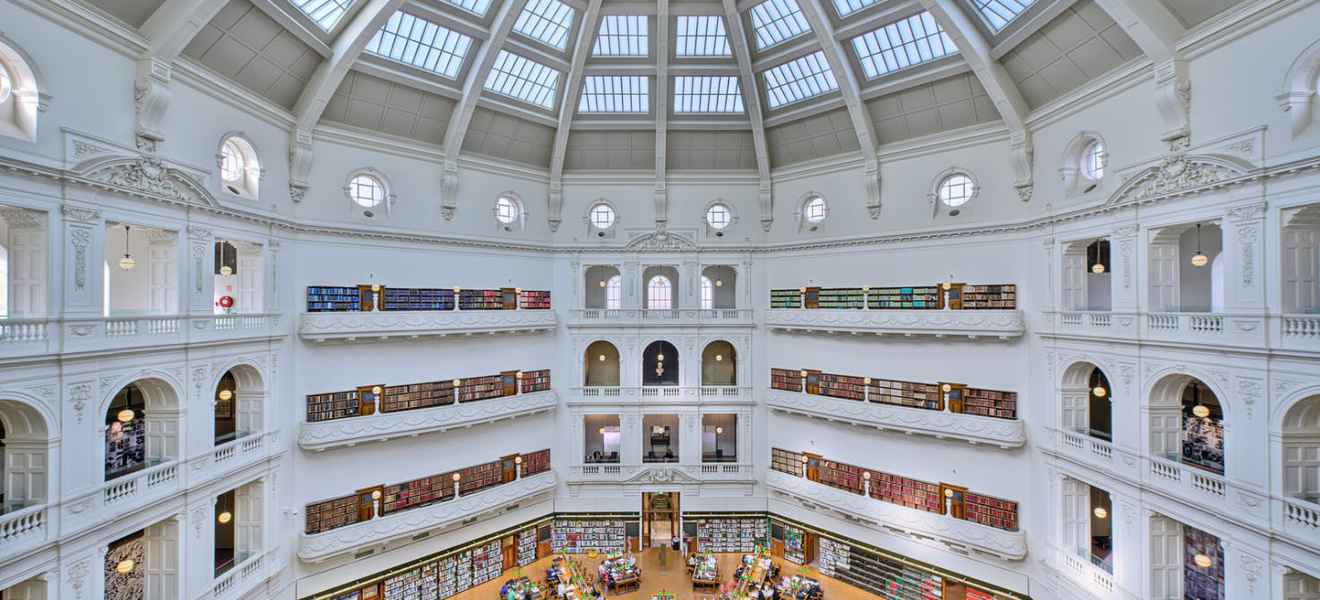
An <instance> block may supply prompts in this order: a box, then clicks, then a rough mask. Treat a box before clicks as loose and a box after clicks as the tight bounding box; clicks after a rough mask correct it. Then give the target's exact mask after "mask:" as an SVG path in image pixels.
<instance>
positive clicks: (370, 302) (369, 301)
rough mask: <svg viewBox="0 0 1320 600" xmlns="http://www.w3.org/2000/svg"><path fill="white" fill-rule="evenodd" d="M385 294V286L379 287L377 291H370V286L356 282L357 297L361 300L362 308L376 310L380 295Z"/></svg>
mask: <svg viewBox="0 0 1320 600" xmlns="http://www.w3.org/2000/svg"><path fill="white" fill-rule="evenodd" d="M384 294H385V286H381V287H380V291H379V292H373V291H371V286H370V285H367V284H358V299H359V300H361V302H362V310H363V311H364V312H366V311H372V310H376V306H377V305H378V304H379V300H380V296H382V295H384Z"/></svg>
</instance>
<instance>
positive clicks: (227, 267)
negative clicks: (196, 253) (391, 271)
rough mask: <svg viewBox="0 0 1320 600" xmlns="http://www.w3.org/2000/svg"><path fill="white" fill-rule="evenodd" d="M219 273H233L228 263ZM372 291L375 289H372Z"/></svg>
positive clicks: (222, 266)
mask: <svg viewBox="0 0 1320 600" xmlns="http://www.w3.org/2000/svg"><path fill="white" fill-rule="evenodd" d="M220 274H221V275H233V274H234V268H233V267H231V266H229V265H221V267H220ZM372 291H375V290H372Z"/></svg>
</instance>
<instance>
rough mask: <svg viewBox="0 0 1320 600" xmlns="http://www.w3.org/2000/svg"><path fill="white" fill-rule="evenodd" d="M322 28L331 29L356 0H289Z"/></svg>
mask: <svg viewBox="0 0 1320 600" xmlns="http://www.w3.org/2000/svg"><path fill="white" fill-rule="evenodd" d="M289 1H290V2H293V5H294V6H296V7H298V10H301V11H303V14H305V15H307V17H308V18H310V19H311V20H313V21H316V24H317V25H318V26H320V28H321V29H324V30H326V31H330V30H331V29H334V28H335V23H338V22H339V19H341V18H343V16H344V13H346V12H348V8H349V7H350V6H353V2H355V0H289Z"/></svg>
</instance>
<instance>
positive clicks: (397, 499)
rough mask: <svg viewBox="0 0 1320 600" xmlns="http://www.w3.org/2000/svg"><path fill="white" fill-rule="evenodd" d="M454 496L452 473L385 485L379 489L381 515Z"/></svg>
mask: <svg viewBox="0 0 1320 600" xmlns="http://www.w3.org/2000/svg"><path fill="white" fill-rule="evenodd" d="M453 498H454V480H453V474H452V473H443V474H440V475H431V476H429V477H423V478H421V479H414V480H412V481H405V482H403V483H398V484H394V485H387V486H385V487H384V489H382V490H381V500H380V504H381V515H388V514H391V513H396V512H399V511H401V510H408V509H410V508H417V507H419V506H426V505H428V504H434V503H436V502H444V501H446V500H452V499H453Z"/></svg>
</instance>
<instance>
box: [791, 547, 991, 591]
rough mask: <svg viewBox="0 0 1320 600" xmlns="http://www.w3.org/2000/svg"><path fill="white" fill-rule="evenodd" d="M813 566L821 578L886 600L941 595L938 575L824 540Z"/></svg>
mask: <svg viewBox="0 0 1320 600" xmlns="http://www.w3.org/2000/svg"><path fill="white" fill-rule="evenodd" d="M817 565H818V567H819V568H820V572H821V573H823V574H825V575H828V576H830V577H834V578H836V579H839V580H840V581H843V582H846V583H849V584H851V585H854V586H856V587H859V588H861V589H863V590H865V591H867V592H869V593H871V594H875V595H876V596H878V597H881V598H886V599H889V600H939V599H940V598H943V596H944V579H943V578H942V577H940V576H939V575H938V574H935V573H931V572H929V571H926V570H924V569H920V568H918V567H916V566H913V565H908V564H905V563H903V562H899V561H897V560H892V559H890V558H888V557H885V556H881V555H879V554H876V553H874V552H871V551H869V550H867V549H865V548H860V547H857V546H853V545H851V544H846V543H843V542H838V541H834V540H831V539H828V538H821V540H820V560H819V562H818V563H817ZM971 597H972V596H968V598H971Z"/></svg>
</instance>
